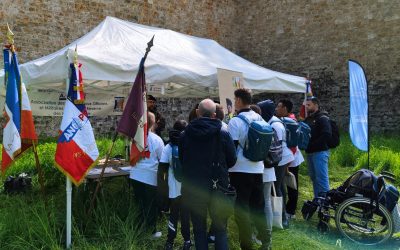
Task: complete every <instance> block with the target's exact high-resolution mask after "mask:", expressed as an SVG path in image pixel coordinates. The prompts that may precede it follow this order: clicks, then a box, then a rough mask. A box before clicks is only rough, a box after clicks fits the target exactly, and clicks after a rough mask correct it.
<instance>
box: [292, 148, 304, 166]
mask: <svg viewBox="0 0 400 250" xmlns="http://www.w3.org/2000/svg"><path fill="white" fill-rule="evenodd" d="M303 162H304V157H303V154H302V153H301V151H300V149H299V148H297V149H296V153H295V154H294V161H292V162H291V163H290V165H289V167H290V168H294V167H298V166H299V165H300V164H301V163H303Z"/></svg>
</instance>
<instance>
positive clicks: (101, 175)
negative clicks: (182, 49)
mask: <svg viewBox="0 0 400 250" xmlns="http://www.w3.org/2000/svg"><path fill="white" fill-rule="evenodd" d="M153 41H154V35H153V37H152V38H151V40H150V41H149V42H148V43H147V48H146V53H145V54H144V56H143V59H142V63H143V64H144V62H145V61H146V58H147V55H148V54H149V52H150V49H151V47H153ZM117 136H118V130H117V129H116V130H115V134H114V136H113V140H112V144H111V147H110V149H109V150H108V152H107V155H106V161H105V163H104V165H103V167H102V169H101V173H100V176H99V178H98V182H97V185H96V189H95V191H94V194H93V197H92V199H91V201H90V207H89V210H88V213H87V216H88V217H89V216H90V214H91V212H92V210H93V208H94V202H95V200H96V197H97V194H98V192H99V190H100V186H101V182H102V179H103V176H104V171H105V169H106V167H107V166H108V162H109V158H110V155H111V152H112V149H113V148H114V145H115V141H116V140H117Z"/></svg>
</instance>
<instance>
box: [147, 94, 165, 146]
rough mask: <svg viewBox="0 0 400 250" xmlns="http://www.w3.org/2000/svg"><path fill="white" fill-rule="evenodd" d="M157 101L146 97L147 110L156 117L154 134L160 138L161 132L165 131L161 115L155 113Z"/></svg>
mask: <svg viewBox="0 0 400 250" xmlns="http://www.w3.org/2000/svg"><path fill="white" fill-rule="evenodd" d="M156 104H157V100H156V98H155V97H154V96H152V95H147V110H148V111H150V112H152V113H154V115H155V116H156V124H155V125H154V133H156V134H157V135H158V136H160V137H161V138H163V137H162V136H161V133H162V131H163V130H164V129H165V119H164V117H162V115H161V114H160V113H159V112H158V111H157V106H156Z"/></svg>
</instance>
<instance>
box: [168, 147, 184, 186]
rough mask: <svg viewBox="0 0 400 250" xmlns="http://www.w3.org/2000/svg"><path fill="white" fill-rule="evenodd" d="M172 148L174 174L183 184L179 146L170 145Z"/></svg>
mask: <svg viewBox="0 0 400 250" xmlns="http://www.w3.org/2000/svg"><path fill="white" fill-rule="evenodd" d="M170 146H171V148H172V160H171V162H172V164H171V167H172V170H173V173H174V177H175V179H176V180H177V181H179V182H182V164H181V162H180V160H179V151H178V145H173V144H171V143H170Z"/></svg>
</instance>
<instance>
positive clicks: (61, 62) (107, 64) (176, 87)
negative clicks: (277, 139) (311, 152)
mask: <svg viewBox="0 0 400 250" xmlns="http://www.w3.org/2000/svg"><path fill="white" fill-rule="evenodd" d="M153 35H155V38H154V46H153V47H152V49H151V52H150V53H149V55H148V57H147V60H146V63H145V67H146V82H147V83H153V84H160V83H167V85H166V95H167V96H203V95H205V96H207V95H212V93H213V92H214V94H215V92H216V88H217V87H218V81H217V68H222V69H228V70H232V71H238V72H242V73H243V77H244V86H246V87H247V88H251V89H254V90H262V91H267V92H286V93H287V92H289V93H290V92H292V93H295V92H304V91H305V82H306V79H305V78H304V77H298V76H293V75H289V74H284V73H280V72H276V71H272V70H269V69H266V68H263V67H261V66H258V65H256V64H254V63H251V62H249V61H247V60H245V59H243V58H241V57H239V56H237V55H236V54H234V53H232V52H231V51H229V50H227V49H226V48H224V47H223V46H221V45H220V44H218V43H217V42H216V41H214V40H210V39H204V38H199V37H194V36H189V35H185V34H182V33H178V32H175V31H172V30H167V29H161V28H156V27H151V26H145V25H140V24H136V23H132V22H128V21H124V20H121V19H118V18H115V17H107V18H106V19H105V20H104V21H102V22H101V23H100V24H99V25H98V26H97V27H95V28H94V29H93V30H92V31H90V32H89V33H87V34H86V35H84V36H83V37H81V38H79V39H78V40H76V41H74V42H72V43H71V44H69V45H68V46H66V47H64V48H63V49H61V50H59V51H57V52H55V53H52V54H50V55H47V56H44V57H42V58H39V59H36V60H33V61H30V62H27V63H24V64H22V65H20V70H21V74H22V76H23V79H24V82H25V84H26V86H27V87H28V88H30V87H34V86H42V87H43V86H47V87H62V85H63V84H64V82H65V79H66V78H67V75H68V66H67V65H68V62H69V61H72V57H73V52H74V49H75V46H77V47H78V54H79V61H80V62H81V63H82V64H83V66H82V73H83V76H84V79H85V80H86V81H85V84H86V86H91V87H93V89H99V88H104V87H107V86H108V87H110V86H112V85H115V84H116V86H115V87H117V86H120V85H121V84H123V86H126V87H129V84H126V83H128V82H133V81H134V78H135V76H136V73H137V70H138V67H139V62H140V59H141V58H142V57H143V55H144V52H145V49H146V47H147V42H148V41H149V40H150V39H151V37H152V36H153ZM3 77H4V70H3V71H2V72H0V78H3ZM1 80H2V79H0V81H1ZM217 95H218V94H217Z"/></svg>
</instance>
